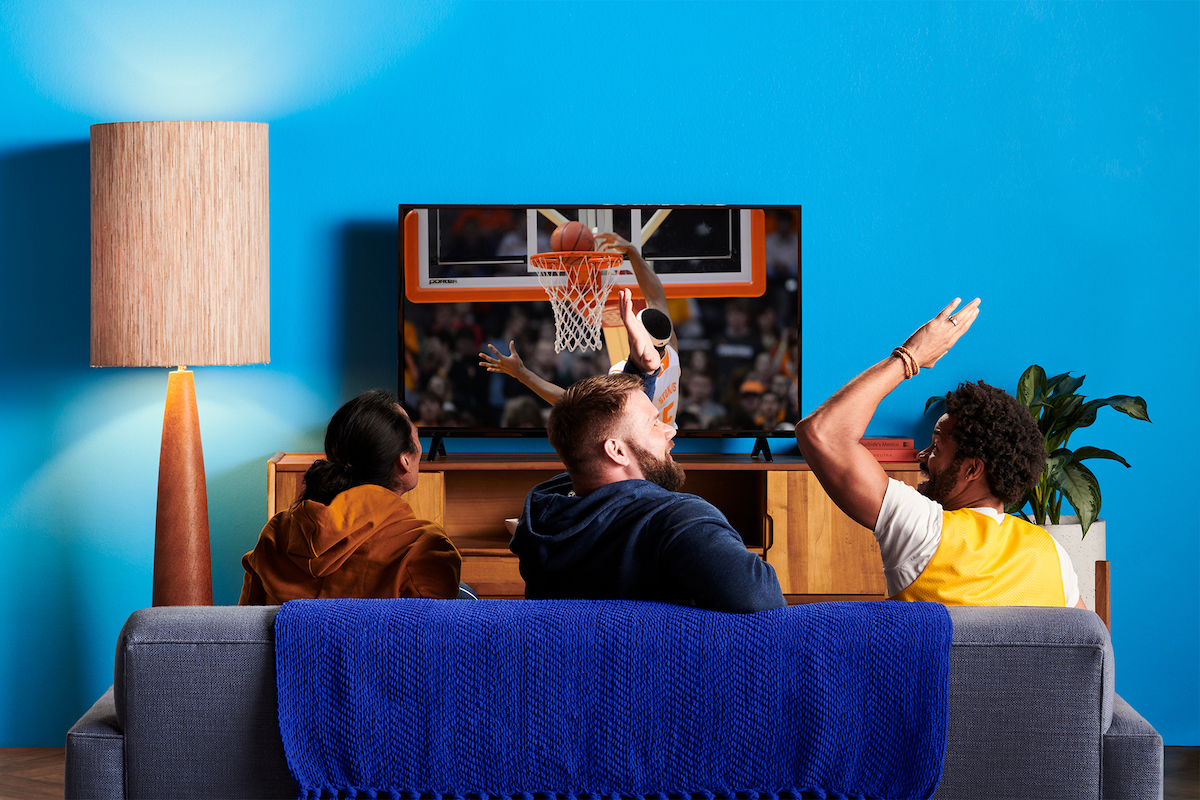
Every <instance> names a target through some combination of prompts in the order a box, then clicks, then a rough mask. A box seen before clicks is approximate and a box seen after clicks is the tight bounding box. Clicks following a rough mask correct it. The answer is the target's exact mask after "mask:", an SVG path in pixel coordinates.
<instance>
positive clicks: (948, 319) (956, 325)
mask: <svg viewBox="0 0 1200 800" xmlns="http://www.w3.org/2000/svg"><path fill="white" fill-rule="evenodd" d="M946 321H947V322H949V323H950V324H951V325H953V326H955V327H958V320H956V319H955V318H954V317H946Z"/></svg>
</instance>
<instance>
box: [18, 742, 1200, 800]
mask: <svg viewBox="0 0 1200 800" xmlns="http://www.w3.org/2000/svg"><path fill="white" fill-rule="evenodd" d="M63 762H64V753H63V748H61V747H9V748H0V800H62V797H63ZM1163 800H1200V747H1164V748H1163Z"/></svg>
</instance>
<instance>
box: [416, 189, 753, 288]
mask: <svg viewBox="0 0 1200 800" xmlns="http://www.w3.org/2000/svg"><path fill="white" fill-rule="evenodd" d="M569 220H579V221H580V222H582V223H583V224H584V225H586V226H588V227H589V228H592V229H593V230H594V231H596V232H608V231H611V232H614V233H617V234H620V235H621V236H623V237H624V238H625V239H627V240H629V241H630V242H632V243H633V244H634V245H635V246H637V247H638V248H639V249H640V251H641V253H642V255H643V257H644V258H645V259H646V261H647V262H649V264H650V266H651V267H652V268H653V269H654V271H655V273H656V274H657V275H658V277H659V279H660V280H661V281H662V283H663V288H664V290H665V292H666V294H667V297H669V298H677V297H692V298H696V297H759V296H761V295H762V294H763V292H764V290H765V288H766V272H767V270H766V252H765V244H764V242H765V223H764V213H763V210H762V209H761V208H749V207H736V206H716V205H710V206H682V205H680V206H629V205H626V206H595V207H591V208H578V207H528V206H425V207H413V206H401V207H400V225H401V248H402V252H401V254H400V255H401V260H402V263H403V269H404V290H405V294H406V296H407V298H408V300H409V301H411V302H414V303H430V302H487V301H513V300H534V301H536V300H545V299H546V293H545V290H544V289H543V288H542V287H541V285H540V284H539V283H538V279H537V275H536V274H535V272H534V270H533V269H532V267H531V265H530V260H529V256H530V254H531V253H541V252H547V251H549V250H550V234H551V233H552V232H553V231H554V229H555V228H556V227H557V226H558V225H560V224H562V223H564V222H567V221H569ZM616 285H617V287H622V286H629V287H631V288H633V289H634V290H635V292H636V288H637V281H636V280H635V279H634V275H633V271H632V269H631V268H630V266H629V262H628V261H627V260H626V261H624V262H623V264H622V267H621V268H620V271H619V274H618V276H617V281H616Z"/></svg>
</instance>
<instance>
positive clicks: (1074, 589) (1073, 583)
mask: <svg viewBox="0 0 1200 800" xmlns="http://www.w3.org/2000/svg"><path fill="white" fill-rule="evenodd" d="M1047 535H1048V536H1049V537H1050V541H1052V542H1054V549H1055V550H1057V551H1058V568H1059V569H1060V570H1061V571H1062V582H1063V596H1064V597H1066V599H1067V600H1066V605H1067V608H1074V607H1075V604H1076V603H1078V602H1079V596H1080V595H1079V576H1078V575H1076V574H1075V565H1074V564H1072V563H1071V557H1070V556H1069V555H1067V551H1066V550H1063V547H1062V545H1061V544H1059V543H1058V540H1057V539H1055V538H1054V534H1051V533H1048V534H1047ZM1095 610H1096V609H1094V608H1093V609H1092V611H1095Z"/></svg>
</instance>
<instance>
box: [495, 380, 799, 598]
mask: <svg viewBox="0 0 1200 800" xmlns="http://www.w3.org/2000/svg"><path fill="white" fill-rule="evenodd" d="M546 427H547V431H546V432H547V436H548V438H549V440H550V444H551V445H552V446H553V447H554V450H555V452H557V453H558V456H559V458H561V459H562V461H563V464H564V465H565V466H566V468H567V472H566V474H565V475H559V476H558V477H555V478H552V479H550V480H548V481H545V482H544V483H540V484H538V485H537V486H535V487H534V488H533V490H532V491H531V492H530V493H529V496H528V498H526V500H525V511H524V513H522V514H521V520H520V522H519V523H518V525H517V530H516V533H515V534H514V535H513V538H512V542H511V544H510V545H509V548H510V549H511V550H512V551H513V552H514V553H516V554H517V556H518V557H519V558H520V562H521V577H522V578H524V579H525V596H526V597H527V598H529V599H552V598H557V599H565V598H581V599H626V600H658V601H661V602H668V603H676V604H679V605H689V606H695V607H697V608H707V609H713V610H716V611H731V612H751V611H760V610H763V609H768V608H779V607H782V606H784V605H786V603H785V601H784V599H783V593H782V592H781V591H780V589H779V581H778V579H777V578H776V577H775V570H774V569H772V568H771V566H770V565H768V564H766V563H765V562H764V561H763V560H762V559H761V558H759V557H758V556H757V555H755V554H754V553H751V552H750V551H748V550H747V549H746V545H745V544H743V542H742V538H741V537H740V536H738V534H737V532H736V531H734V530H733V528H732V527H730V525H729V522H728V521H727V520H726V519H725V515H724V514H722V513H721V512H720V511H718V510H717V509H716V508H714V507H713V506H712V505H711V504H710V503H708V502H707V501H705V500H703V499H701V498H699V497H696V496H695V495H691V494H683V493H679V492H676V490H677V489H679V487H681V486H682V485H683V482H684V473H683V469H682V468H681V467H680V466H679V464H677V463H675V460H674V459H673V458H671V448H672V447H673V446H674V445H673V444H672V441H671V440H672V439H673V438H674V437H675V428H674V427H673V426H672V425H669V424H667V423H665V422H663V421H662V417H661V415H660V414H659V410H658V408H656V407H655V405H654V403H652V402H651V401H650V399H649V398H648V397H647V396H646V393H645V392H644V391H643V386H642V381H641V379H640V378H638V377H637V376H635V375H630V374H624V373H616V374H610V375H599V376H596V377H592V378H585V379H584V380H582V381H579V382H577V383H575V384H573V385H572V386H571V387H570V388H569V389H567V390H566V392H564V393H563V395H562V397H560V398H559V399H558V401H557V402H556V403H555V404H554V408H553V410H552V411H551V412H550V421H549V423H548V424H547V426H546Z"/></svg>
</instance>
